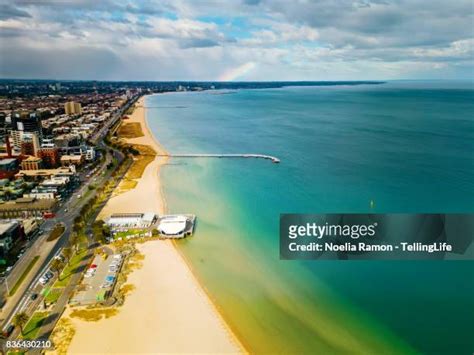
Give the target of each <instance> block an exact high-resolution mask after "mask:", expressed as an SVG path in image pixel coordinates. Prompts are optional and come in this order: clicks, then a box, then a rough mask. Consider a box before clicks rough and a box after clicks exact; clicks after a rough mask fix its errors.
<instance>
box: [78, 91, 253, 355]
mask: <svg viewBox="0 0 474 355" xmlns="http://www.w3.org/2000/svg"><path fill="white" fill-rule="evenodd" d="M147 96H148V95H146V96H142V97H141V98H140V99H139V100H138V101H137V103H136V107H135V109H134V111H133V113H132V114H131V115H130V118H129V119H127V120H126V121H125V123H140V125H141V127H142V131H143V136H141V137H137V138H128V139H124V140H125V141H126V142H127V143H130V144H142V145H149V146H151V147H152V148H153V149H154V150H155V151H156V152H157V153H158V154H168V153H167V152H166V150H165V149H164V148H163V147H162V145H161V144H160V142H159V141H158V140H157V139H156V137H155V136H154V135H153V133H152V132H151V129H150V127H149V125H148V122H147V119H146V106H145V100H146V97H147ZM168 159H169V158H168V157H162V156H161V157H155V159H154V160H153V161H152V162H151V163H149V164H148V165H147V166H146V168H145V170H144V172H143V175H142V176H141V177H140V178H139V179H136V181H137V185H136V186H135V187H134V188H132V189H130V190H129V191H126V192H123V193H120V194H118V195H116V196H113V197H112V198H111V199H109V201H108V202H107V204H106V206H105V207H104V208H103V210H102V211H101V213H100V215H99V218H103V217H105V216H107V215H109V214H111V213H120V212H154V213H157V214H163V213H166V210H167V207H166V201H165V198H164V195H163V185H162V183H161V180H160V171H161V170H160V169H161V168H162V167H163V165H165V164H166V163H167V161H168ZM150 190H152V191H154V192H155V196H154V198H151V196H150ZM137 247H138V249H139V251H140V252H141V253H143V254H144V255H145V259H144V261H143V266H142V268H140V269H137V270H135V271H134V272H133V273H132V274H131V275H130V276H129V280H128V281H127V284H129V283H130V284H132V285H136V289H135V290H134V291H133V292H132V293H131V294H130V295H128V296H127V299H126V301H125V303H124V305H122V306H121V307H120V308H119V309H118V314H117V315H115V316H113V317H111V318H110V319H102V320H100V321H99V322H86V321H81V320H78V319H72V318H71V319H70V320H71V321H72V323H73V325H74V327H75V329H76V334H75V336H74V338H73V339H72V341H71V344H70V347H69V351H70V352H71V353H81V352H90V351H91V349H93V351H94V352H97V351H99V352H112V351H113V352H115V349H120V352H124V351H125V352H128V351H127V350H126V349H130V351H135V352H136V351H137V350H138V349H141V350H142V351H145V352H187V353H190V352H193V353H197V352H207V353H228V354H231V353H232V354H235V353H247V351H246V349H245V347H244V346H243V344H242V343H241V341H240V340H239V339H238V338H237V336H236V335H235V333H234V332H233V331H232V329H231V328H230V326H229V325H228V324H227V323H226V322H225V319H224V318H223V316H222V314H221V313H220V312H219V310H218V308H217V305H216V304H215V303H214V302H213V300H212V299H211V297H210V295H209V293H208V291H207V290H206V288H205V287H204V286H203V285H201V284H200V283H199V280H198V279H197V277H196V275H195V273H194V271H193V270H192V268H191V265H190V264H189V261H188V260H187V259H186V258H185V256H184V255H183V254H182V252H181V251H180V250H179V249H178V247H177V245H176V244H175V243H174V242H173V241H170V240H165V241H163V240H152V241H147V242H146V243H145V244H142V245H138V246H137ZM160 269H162V270H163V271H164V272H166V271H168V273H169V271H170V270H172V271H173V272H174V273H173V274H172V275H169V274H168V273H166V274H161V276H160V274H156V271H157V270H160ZM166 269H168V270H166ZM148 280H150V281H148ZM147 306H148V308H147ZM143 311H145V312H146V313H144V314H143V317H147V318H149V320H150V321H154V323H153V324H154V325H155V327H147V328H146V329H135V328H136V327H138V328H140V322H141V321H142V320H141V319H139V320H138V321H139V322H138V323H137V318H139V316H138V314H139V313H140V312H143ZM134 324H136V327H132V326H131V325H134ZM141 328H143V327H141ZM114 329H115V331H116V332H120V331H119V329H122V331H124V330H126V331H128V332H129V334H132V333H135V332H137V333H136V334H135V338H143V339H144V342H140V344H139V345H136V344H135V345H134V344H130V342H127V340H128V339H123V340H122V341H120V340H118V339H117V337H116V336H115V332H113V330H114ZM147 329H148V332H149V334H146V333H148V332H147V331H146V330H147ZM104 331H105V334H104ZM162 332H164V333H165V335H166V336H163V335H161V336H160V335H157V333H159V334H161V333H162ZM99 333H100V334H101V335H100V336H99V335H98V334H99ZM178 335H181V336H182V337H179V336H178ZM91 338H92V339H91ZM99 338H100V339H99ZM136 340H137V342H138V339H136ZM109 342H113V345H110V344H108V343H109ZM86 344H87V345H86ZM91 344H94V345H91ZM113 348H114V349H113Z"/></svg>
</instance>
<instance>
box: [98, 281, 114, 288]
mask: <svg viewBox="0 0 474 355" xmlns="http://www.w3.org/2000/svg"><path fill="white" fill-rule="evenodd" d="M111 286H112V284H111V283H109V282H104V283H103V284H102V285H100V288H109V287H111Z"/></svg>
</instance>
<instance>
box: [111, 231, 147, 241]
mask: <svg viewBox="0 0 474 355" xmlns="http://www.w3.org/2000/svg"><path fill="white" fill-rule="evenodd" d="M146 232H147V230H145V229H129V230H128V231H125V232H117V233H116V234H115V239H117V238H122V239H125V238H126V237H127V236H129V235H134V234H140V233H146Z"/></svg>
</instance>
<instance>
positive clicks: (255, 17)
mask: <svg viewBox="0 0 474 355" xmlns="http://www.w3.org/2000/svg"><path fill="white" fill-rule="evenodd" d="M0 1H2V0H0ZM4 2H5V3H3V2H2V3H1V5H0V47H1V48H2V55H1V56H0V64H1V66H0V76H3V77H24V78H26V77H36V78H48V77H51V76H52V77H57V78H61V77H63V78H97V79H116V80H120V79H130V80H133V79H140V78H142V79H147V80H153V79H156V80H177V79H183V80H185V79H190V80H191V79H192V80H213V79H216V78H218V77H219V75H221V74H222V73H224V72H226V71H228V70H232V68H238V67H240V66H243V65H245V63H255V68H256V69H254V70H252V71H249V72H248V73H247V74H246V76H245V79H249V80H283V79H285V80H289V79H292V80H302V79H308V80H309V79H314V80H323V79H325V80H329V79H331V78H333V79H369V77H368V76H370V77H371V78H373V79H388V78H405V77H404V76H406V75H409V78H416V77H423V76H429V77H436V76H439V77H449V76H452V77H466V76H469V75H472V73H473V68H474V63H473V42H472V38H473V27H472V23H473V22H474V18H473V16H474V15H473V13H474V11H473V5H472V3H471V1H470V0H457V1H443V0H432V1H431V2H429V3H427V2H426V1H422V0H399V1H384V0H356V1H354V0H339V1H333V0H319V1H308V0H295V1H291V2H290V1H286V0H258V1H256V0H235V1H228V2H223V1H220V0H200V1H192V0H141V1H138V0H128V1H119V0H101V1H89V0H68V1H52V0H51V1H48V0H42V1H36V0H31V1H29V0H11V1H8V2H6V1H4ZM18 56H21V59H18V58H19V57H18ZM48 58H49V59H48ZM147 73H148V74H147Z"/></svg>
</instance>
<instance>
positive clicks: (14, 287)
mask: <svg viewBox="0 0 474 355" xmlns="http://www.w3.org/2000/svg"><path fill="white" fill-rule="evenodd" d="M38 259H39V256H38V255H36V256H35V257H34V258H33V260H31V262H30V263H29V265H28V266H27V267H26V269H25V271H23V274H21V276H20V278H19V279H18V281H17V282H16V284H15V286H13V288H12V289H11V290H10V294H9V295H10V296H13V295H14V294H15V292H16V291H17V290H18V288H19V287H20V285H21V283H22V282H23V281H24V280H25V278H26V276H27V275H28V273H29V272H30V271H31V269H32V268H33V266H35V264H36V262H37V261H38Z"/></svg>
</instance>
